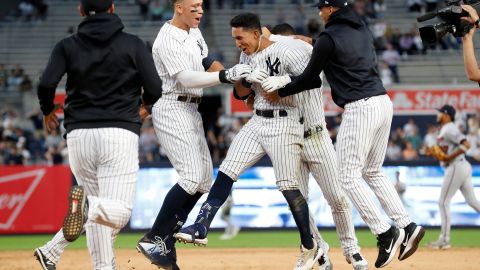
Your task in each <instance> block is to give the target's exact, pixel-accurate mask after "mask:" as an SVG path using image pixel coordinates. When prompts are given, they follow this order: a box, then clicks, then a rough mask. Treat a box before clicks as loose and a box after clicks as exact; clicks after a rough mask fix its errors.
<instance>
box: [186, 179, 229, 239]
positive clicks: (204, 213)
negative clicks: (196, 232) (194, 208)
mask: <svg viewBox="0 0 480 270" xmlns="http://www.w3.org/2000/svg"><path fill="white" fill-rule="evenodd" d="M232 186H233V179H232V178H230V177H229V176H228V175H226V174H224V173H223V172H221V171H218V175H217V179H216V180H215V183H213V186H212V188H211V189H210V193H209V194H208V197H207V200H206V201H205V202H204V203H203V204H202V208H200V213H198V216H197V220H196V221H195V223H200V224H203V225H204V226H205V228H206V229H207V232H208V229H209V228H210V224H211V223H212V221H213V218H214V217H215V214H216V213H217V211H218V209H219V208H220V206H222V204H223V203H225V201H226V200H227V198H228V195H230V191H231V190H232Z"/></svg>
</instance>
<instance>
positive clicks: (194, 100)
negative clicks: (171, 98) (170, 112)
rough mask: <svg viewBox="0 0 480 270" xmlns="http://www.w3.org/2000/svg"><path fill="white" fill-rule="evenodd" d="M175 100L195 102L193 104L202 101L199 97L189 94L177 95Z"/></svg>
mask: <svg viewBox="0 0 480 270" xmlns="http://www.w3.org/2000/svg"><path fill="white" fill-rule="evenodd" d="M177 100H178V101H181V102H187V103H195V104H200V102H202V98H201V97H191V96H178V98H177Z"/></svg>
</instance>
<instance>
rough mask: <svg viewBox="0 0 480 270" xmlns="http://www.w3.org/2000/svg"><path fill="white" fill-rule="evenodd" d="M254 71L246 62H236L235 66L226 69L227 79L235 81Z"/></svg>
mask: <svg viewBox="0 0 480 270" xmlns="http://www.w3.org/2000/svg"><path fill="white" fill-rule="evenodd" d="M251 72H252V67H251V66H249V65H245V64H236V65H235V66H233V67H231V68H229V69H227V70H225V77H226V79H227V80H229V81H231V82H234V81H238V80H240V79H243V78H245V77H247V76H248V74H250V73H251Z"/></svg>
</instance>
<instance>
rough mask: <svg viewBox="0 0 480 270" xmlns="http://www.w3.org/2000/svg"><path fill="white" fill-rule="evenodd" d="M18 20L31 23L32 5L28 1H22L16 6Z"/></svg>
mask: <svg viewBox="0 0 480 270" xmlns="http://www.w3.org/2000/svg"><path fill="white" fill-rule="evenodd" d="M18 10H19V13H20V14H19V15H20V18H21V19H22V20H24V21H27V22H28V21H31V20H32V16H33V5H32V4H30V3H29V2H28V1H22V2H20V4H19V5H18Z"/></svg>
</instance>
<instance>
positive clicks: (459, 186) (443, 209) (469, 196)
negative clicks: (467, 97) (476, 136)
mask: <svg viewBox="0 0 480 270" xmlns="http://www.w3.org/2000/svg"><path fill="white" fill-rule="evenodd" d="M454 121H455V108H454V107H452V106H450V105H444V106H443V107H442V108H440V109H439V110H438V114H437V122H438V123H439V124H440V125H441V126H442V128H441V129H440V134H439V135H438V138H437V146H433V147H431V148H427V149H426V153H427V154H429V155H432V156H433V157H435V158H436V159H438V160H439V161H440V163H441V165H442V166H443V167H444V168H445V177H444V179H443V184H442V191H441V192H440V198H439V201H438V206H439V208H440V217H441V221H442V224H441V231H440V237H439V238H438V240H437V241H434V242H431V243H429V246H430V247H431V248H436V249H448V248H450V222H451V213H450V201H451V200H452V197H453V195H455V193H456V192H457V190H460V191H461V192H462V194H463V197H465V200H466V202H467V204H468V205H470V207H472V208H473V209H475V211H477V212H479V213H480V202H479V201H478V200H477V198H476V197H475V192H474V190H473V185H472V166H471V165H470V163H469V162H468V161H467V160H466V159H465V152H466V151H467V150H468V149H469V148H470V144H469V143H468V141H467V139H466V137H465V135H464V134H463V133H462V132H461V131H460V129H458V127H457V126H456V125H455V123H454ZM443 149H446V153H445V152H444V150H443Z"/></svg>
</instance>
